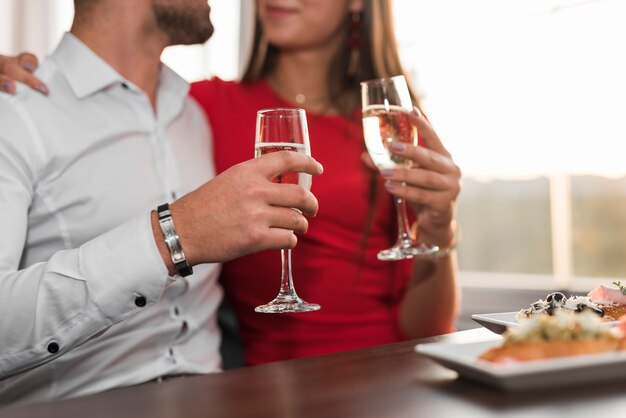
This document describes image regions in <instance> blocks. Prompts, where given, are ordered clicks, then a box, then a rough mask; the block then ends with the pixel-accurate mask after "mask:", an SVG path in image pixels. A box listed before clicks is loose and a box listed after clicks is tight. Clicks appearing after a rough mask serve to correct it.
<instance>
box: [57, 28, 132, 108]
mask: <svg viewBox="0 0 626 418" xmlns="http://www.w3.org/2000/svg"><path fill="white" fill-rule="evenodd" d="M52 59H53V60H54V62H55V63H56V65H57V66H58V67H59V69H60V70H61V72H62V73H63V75H64V76H65V78H66V80H67V82H68V84H69V85H70V87H71V89H72V91H73V92H74V94H75V95H76V97H77V98H78V99H83V98H85V97H87V96H90V95H92V94H93V93H95V92H97V91H100V90H102V89H104V88H106V87H108V86H110V85H112V84H114V83H119V82H123V81H124V78H123V77H122V76H121V75H120V74H119V73H118V72H117V71H115V70H114V69H113V68H112V67H111V66H110V65H108V64H107V63H106V62H105V61H104V60H103V59H102V58H100V57H99V56H98V55H96V53H95V52H93V51H92V50H91V49H89V48H88V47H87V46H86V45H85V44H84V43H82V42H81V41H80V40H79V39H78V38H76V37H75V36H74V35H72V34H71V33H66V34H65V35H63V39H61V43H60V44H59V46H58V47H57V49H56V50H55V51H54V52H53V54H52Z"/></svg>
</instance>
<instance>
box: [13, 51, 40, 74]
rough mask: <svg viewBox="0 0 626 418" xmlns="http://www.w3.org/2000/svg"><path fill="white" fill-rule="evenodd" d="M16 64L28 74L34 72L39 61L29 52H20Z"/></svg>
mask: <svg viewBox="0 0 626 418" xmlns="http://www.w3.org/2000/svg"><path fill="white" fill-rule="evenodd" d="M16 58H17V62H18V63H19V64H20V65H21V66H22V68H24V69H25V70H26V71H28V72H29V73H32V72H34V71H35V70H36V69H37V68H38V67H39V60H38V59H37V57H36V56H35V55H33V54H31V53H30V52H22V53H21V54H19V55H18V56H17V57H16Z"/></svg>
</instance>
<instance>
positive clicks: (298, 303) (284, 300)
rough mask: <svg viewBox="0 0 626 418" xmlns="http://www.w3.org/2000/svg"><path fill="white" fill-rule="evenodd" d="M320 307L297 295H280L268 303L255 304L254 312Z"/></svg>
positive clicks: (295, 310)
mask: <svg viewBox="0 0 626 418" xmlns="http://www.w3.org/2000/svg"><path fill="white" fill-rule="evenodd" d="M319 309H320V305H318V304H315V303H308V302H305V301H303V300H302V299H300V298H299V297H298V296H295V297H292V296H287V297H280V296H278V297H277V298H276V299H274V300H273V301H271V302H270V303H268V304H265V305H261V306H257V307H256V308H254V311H255V312H261V313H290V312H311V311H317V310H319Z"/></svg>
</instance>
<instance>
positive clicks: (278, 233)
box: [263, 228, 298, 250]
mask: <svg viewBox="0 0 626 418" xmlns="http://www.w3.org/2000/svg"><path fill="white" fill-rule="evenodd" d="M263 244H264V245H263V249H267V250H282V249H292V248H295V247H296V245H297V244H298V237H296V234H294V233H293V231H290V230H288V229H282V228H270V230H269V232H268V234H267V238H266V242H264V243H263Z"/></svg>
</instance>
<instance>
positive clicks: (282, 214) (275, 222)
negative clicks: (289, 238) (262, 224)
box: [268, 207, 309, 234]
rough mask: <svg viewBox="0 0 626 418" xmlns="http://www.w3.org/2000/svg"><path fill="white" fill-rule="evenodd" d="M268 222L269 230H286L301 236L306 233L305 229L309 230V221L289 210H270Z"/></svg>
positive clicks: (295, 211)
mask: <svg viewBox="0 0 626 418" xmlns="http://www.w3.org/2000/svg"><path fill="white" fill-rule="evenodd" d="M268 220H269V225H270V228H280V229H287V230H289V231H294V232H298V233H301V234H304V233H306V231H307V229H309V221H308V220H307V219H306V217H305V216H304V215H303V214H302V213H300V212H298V211H297V210H294V209H291V208H284V207H275V208H272V211H271V212H270V216H269V219H268Z"/></svg>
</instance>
